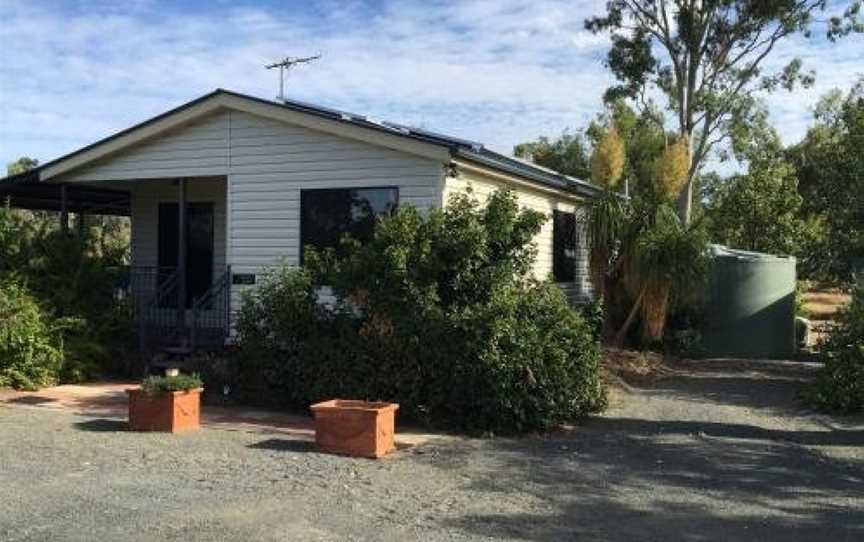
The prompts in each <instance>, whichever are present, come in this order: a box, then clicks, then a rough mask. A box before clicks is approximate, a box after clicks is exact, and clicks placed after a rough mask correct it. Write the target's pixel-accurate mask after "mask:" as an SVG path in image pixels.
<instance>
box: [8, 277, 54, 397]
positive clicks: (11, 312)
mask: <svg viewBox="0 0 864 542" xmlns="http://www.w3.org/2000/svg"><path fill="white" fill-rule="evenodd" d="M62 359H63V350H62V346H61V343H60V337H59V336H58V334H57V333H56V332H55V331H54V330H52V329H51V327H50V324H49V322H48V321H47V320H46V318H45V316H44V315H43V313H42V310H41V309H40V308H39V305H38V304H37V303H36V301H35V299H33V297H32V296H31V295H30V294H28V293H27V291H26V290H25V289H24V288H22V287H21V286H19V285H18V284H15V283H9V284H5V285H4V284H0V386H13V387H16V388H23V389H30V390H33V389H38V388H40V387H42V386H48V385H51V384H53V383H55V382H56V380H57V377H58V374H59V371H60V365H61V361H62Z"/></svg>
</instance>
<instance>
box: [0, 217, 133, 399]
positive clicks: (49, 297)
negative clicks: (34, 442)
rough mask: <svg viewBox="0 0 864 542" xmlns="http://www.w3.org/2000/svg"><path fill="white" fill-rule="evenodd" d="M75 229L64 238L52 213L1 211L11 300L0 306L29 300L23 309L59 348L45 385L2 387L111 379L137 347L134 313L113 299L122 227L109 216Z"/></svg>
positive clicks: (3, 280)
mask: <svg viewBox="0 0 864 542" xmlns="http://www.w3.org/2000/svg"><path fill="white" fill-rule="evenodd" d="M0 203H2V202H0ZM79 220H80V218H79ZM76 230H77V232H76V233H72V232H63V231H61V230H60V228H59V219H58V217H57V216H56V214H52V213H39V212H31V211H20V210H15V209H10V208H9V207H7V206H6V205H5V204H0V291H2V292H4V297H6V296H10V295H13V294H14V295H15V296H16V297H10V298H8V299H4V300H0V302H3V303H16V302H17V301H15V300H16V299H19V300H20V299H22V298H25V299H28V300H29V301H30V302H32V306H31V305H28V307H29V308H31V309H32V310H33V311H36V313H38V320H39V321H40V322H42V324H44V326H45V327H46V329H50V330H51V333H52V336H56V337H57V338H58V340H59V341H61V342H62V343H63V346H64V347H63V349H62V351H61V350H58V352H59V355H60V362H59V364H58V363H55V362H54V360H53V358H52V361H50V362H48V361H47V360H44V361H45V363H46V364H47V365H46V371H47V372H46V373H45V375H46V377H45V378H43V379H41V380H40V379H36V380H31V383H29V384H28V383H25V382H24V381H22V380H20V379H14V380H11V381H10V382H7V383H5V384H3V383H0V385H14V386H26V387H32V386H43V385H46V384H48V383H50V382H55V381H60V382H79V381H82V380H87V379H90V378H93V377H94V376H96V375H99V374H105V373H114V372H116V370H117V369H118V368H119V367H116V366H115V365H116V361H115V360H118V359H123V358H124V357H125V355H124V354H125V348H126V347H127V346H128V345H131V344H133V342H134V341H133V339H134V332H133V328H132V326H131V314H130V312H129V311H128V310H127V309H126V308H125V307H122V306H118V305H117V303H116V302H115V300H114V298H113V286H114V284H116V283H117V279H118V272H119V269H118V268H117V267H116V266H118V265H122V264H123V263H125V260H126V257H127V251H128V229H127V226H126V225H124V224H122V223H121V222H119V221H117V220H115V219H113V218H111V217H88V218H87V222H86V223H85V224H83V225H82V227H81V228H76ZM124 232H125V233H124ZM10 292H11V293H10ZM6 331H7V332H8V333H12V331H11V330H6ZM10 344H11V343H10ZM58 344H59V343H58ZM10 348H11V346H10ZM22 348H23V347H22ZM25 355H26V354H25V353H24V352H23V351H22V352H18V353H17V354H16V356H18V357H19V358H20V357H21V356H25ZM48 374H50V376H47V375H48ZM40 382H41V383H40Z"/></svg>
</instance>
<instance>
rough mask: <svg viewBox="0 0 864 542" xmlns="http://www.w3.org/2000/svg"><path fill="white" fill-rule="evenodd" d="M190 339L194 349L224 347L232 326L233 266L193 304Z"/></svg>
mask: <svg viewBox="0 0 864 542" xmlns="http://www.w3.org/2000/svg"><path fill="white" fill-rule="evenodd" d="M190 316H191V319H190V323H189V337H190V342H191V346H192V348H212V347H215V346H223V345H224V344H225V339H226V338H228V334H229V332H230V326H231V266H228V267H227V268H226V270H225V272H224V273H222V276H220V277H219V278H218V279H216V281H215V282H214V283H213V285H212V286H211V287H210V289H208V290H207V291H206V292H205V293H204V294H203V295H202V296H201V297H199V298H196V299H195V300H193V302H192V310H191V315H190Z"/></svg>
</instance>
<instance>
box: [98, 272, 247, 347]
mask: <svg viewBox="0 0 864 542" xmlns="http://www.w3.org/2000/svg"><path fill="white" fill-rule="evenodd" d="M120 277H121V278H120V280H119V281H118V284H117V285H116V287H115V297H116V298H117V299H118V300H127V301H128V302H130V305H131V308H132V314H133V316H134V319H135V323H136V326H137V330H138V344H139V349H140V350H141V352H142V353H144V354H152V353H155V352H156V351H158V350H159V349H160V348H165V347H168V346H182V347H189V348H208V347H217V346H222V345H224V342H225V339H226V338H227V336H228V333H229V329H230V313H231V307H230V305H231V270H230V268H227V269H226V271H225V272H224V273H222V275H220V276H219V277H218V278H217V279H216V281H215V282H214V283H213V285H212V286H211V287H210V288H209V289H208V290H207V291H206V292H205V293H204V294H203V295H201V296H200V297H197V298H195V299H193V300H192V303H191V305H189V306H187V305H186V303H183V305H182V307H183V310H181V305H180V304H181V303H182V301H185V300H182V301H181V300H180V296H179V274H178V272H177V269H176V268H173V267H154V266H132V267H128V268H126V269H123V270H121V273H120ZM181 318H182V320H183V321H181Z"/></svg>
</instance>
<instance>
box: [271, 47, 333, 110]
mask: <svg viewBox="0 0 864 542" xmlns="http://www.w3.org/2000/svg"><path fill="white" fill-rule="evenodd" d="M319 58H321V54H320V53H319V54H317V55H315V56H306V57H296V56H286V57H285V58H283V59H282V60H280V61H279V62H274V63H273V64H267V65H266V66H264V67H265V68H267V69H268V70H272V69H274V68H279V96H278V99H279V100H280V101H283V102H284V101H285V74H286V73H288V70H290V69H291V68H293V67H295V66H298V65H300V64H308V63H309V62H312V61H315V60H318V59H319Z"/></svg>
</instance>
